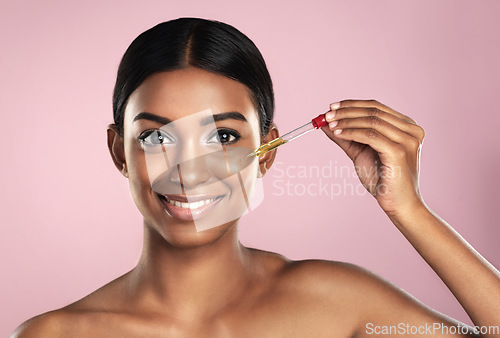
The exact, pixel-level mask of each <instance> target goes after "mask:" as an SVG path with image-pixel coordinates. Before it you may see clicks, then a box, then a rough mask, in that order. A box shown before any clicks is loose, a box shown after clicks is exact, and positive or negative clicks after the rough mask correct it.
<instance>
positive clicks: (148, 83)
mask: <svg viewBox="0 0 500 338" xmlns="http://www.w3.org/2000/svg"><path fill="white" fill-rule="evenodd" d="M123 144H124V157H125V163H124V165H125V169H124V170H125V172H126V175H127V177H128V179H129V184H130V189H131V192H132V197H133V199H134V201H135V203H136V205H137V207H138V208H139V210H140V212H141V213H142V215H143V216H144V219H145V223H146V225H147V226H149V227H152V229H153V230H155V231H156V232H157V233H159V234H160V235H161V236H162V237H163V238H164V239H165V240H167V241H168V242H170V243H171V244H172V245H175V246H193V245H194V246H196V245H201V244H203V243H206V242H210V241H213V240H214V239H216V238H219V237H220V236H221V235H222V234H224V233H225V232H226V231H227V230H228V229H229V228H231V227H232V226H234V225H235V224H236V222H237V220H238V219H239V218H240V217H241V216H242V215H243V213H244V212H245V211H246V210H247V209H248V205H249V201H250V198H251V195H252V192H253V187H254V186H255V181H256V178H257V176H258V174H259V166H258V161H257V160H256V159H255V160H254V159H246V160H245V159H244V158H245V155H246V154H248V153H249V152H251V151H252V150H253V149H254V148H256V147H257V146H259V144H260V135H259V119H258V114H257V111H256V109H255V106H254V104H253V102H252V100H251V98H250V95H249V91H248V89H247V88H246V87H245V86H244V85H243V84H241V83H239V82H237V81H234V80H231V79H229V78H226V77H223V76H220V75H216V74H213V73H210V72H207V71H204V70H200V69H197V68H186V69H182V70H176V71H168V72H161V73H156V74H154V75H152V76H150V77H148V78H147V79H146V80H145V81H144V82H143V83H142V84H141V85H140V86H139V87H138V88H137V89H136V90H135V91H134V92H133V93H132V95H131V96H130V98H129V100H128V103H127V106H126V109H125V115H124V136H123Z"/></svg>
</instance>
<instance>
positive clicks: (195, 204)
mask: <svg viewBox="0 0 500 338" xmlns="http://www.w3.org/2000/svg"><path fill="white" fill-rule="evenodd" d="M213 201H215V198H210V199H207V200H202V201H198V202H191V203H186V202H179V201H172V200H169V199H167V202H168V203H170V204H172V205H175V206H176V207H181V208H184V209H191V210H193V209H197V208H199V207H202V206H204V205H205V204H208V203H210V202H213Z"/></svg>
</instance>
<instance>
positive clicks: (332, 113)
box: [325, 111, 335, 121]
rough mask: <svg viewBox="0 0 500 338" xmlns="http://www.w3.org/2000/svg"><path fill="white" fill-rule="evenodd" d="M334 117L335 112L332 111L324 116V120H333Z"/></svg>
mask: <svg viewBox="0 0 500 338" xmlns="http://www.w3.org/2000/svg"><path fill="white" fill-rule="evenodd" d="M334 117H335V112H334V111H329V112H328V113H326V114H325V119H326V120H327V121H331V120H333V118H334Z"/></svg>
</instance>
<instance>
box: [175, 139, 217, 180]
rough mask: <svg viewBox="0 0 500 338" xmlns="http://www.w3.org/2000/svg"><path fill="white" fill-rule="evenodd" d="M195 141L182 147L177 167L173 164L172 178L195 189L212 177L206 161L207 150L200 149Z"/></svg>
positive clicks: (176, 163)
mask: <svg viewBox="0 0 500 338" xmlns="http://www.w3.org/2000/svg"><path fill="white" fill-rule="evenodd" d="M193 143H194V142H189V143H187V144H185V145H184V146H182V147H180V149H179V150H180V151H179V152H178V154H177V155H178V156H177V158H176V161H175V162H174V163H175V168H174V167H173V166H172V172H171V174H170V180H171V181H172V182H175V183H177V184H180V185H181V187H183V188H184V189H193V188H196V187H197V186H199V185H202V184H205V183H206V182H207V181H208V180H209V179H210V176H211V174H210V170H209V169H208V167H207V163H206V160H205V158H206V156H205V155H206V151H203V149H198V148H199V147H197V146H196V144H193Z"/></svg>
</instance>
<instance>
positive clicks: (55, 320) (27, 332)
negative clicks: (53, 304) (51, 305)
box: [11, 310, 69, 338]
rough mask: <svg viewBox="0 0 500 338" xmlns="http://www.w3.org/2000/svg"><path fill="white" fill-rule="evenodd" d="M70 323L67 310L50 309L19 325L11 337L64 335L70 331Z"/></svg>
mask: <svg viewBox="0 0 500 338" xmlns="http://www.w3.org/2000/svg"><path fill="white" fill-rule="evenodd" d="M68 323H69V321H68V314H67V313H66V311H64V310H54V311H50V312H47V313H44V314H41V315H38V316H36V317H33V318H31V319H29V320H27V321H25V322H24V323H22V324H21V325H19V327H18V328H17V329H16V330H15V331H14V332H13V333H12V335H11V338H32V337H33V338H36V337H63V336H65V334H66V333H67V332H68V330H67V327H68Z"/></svg>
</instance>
